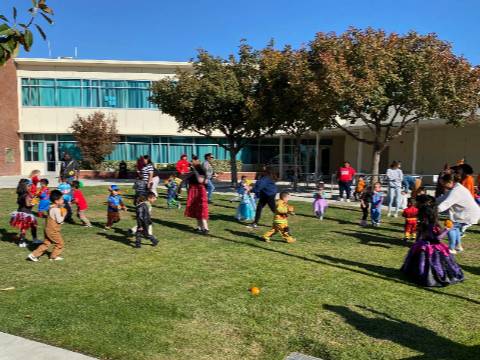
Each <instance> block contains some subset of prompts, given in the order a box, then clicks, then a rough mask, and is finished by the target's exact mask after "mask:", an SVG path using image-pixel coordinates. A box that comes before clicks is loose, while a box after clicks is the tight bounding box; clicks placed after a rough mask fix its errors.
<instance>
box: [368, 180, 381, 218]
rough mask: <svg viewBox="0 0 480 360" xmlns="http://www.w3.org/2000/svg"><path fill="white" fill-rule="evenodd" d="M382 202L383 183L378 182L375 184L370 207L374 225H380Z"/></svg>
mask: <svg viewBox="0 0 480 360" xmlns="http://www.w3.org/2000/svg"><path fill="white" fill-rule="evenodd" d="M382 204H383V192H382V184H381V183H379V182H376V183H375V184H374V185H373V194H372V201H371V208H370V218H371V220H372V225H373V226H374V227H379V226H380V221H381V220H382Z"/></svg>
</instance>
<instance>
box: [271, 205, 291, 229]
mask: <svg viewBox="0 0 480 360" xmlns="http://www.w3.org/2000/svg"><path fill="white" fill-rule="evenodd" d="M291 213H293V207H292V206H290V205H288V203H286V202H285V201H283V200H281V199H279V200H277V204H276V206H275V216H274V217H273V223H274V224H285V225H288V220H287V218H288V214H291Z"/></svg>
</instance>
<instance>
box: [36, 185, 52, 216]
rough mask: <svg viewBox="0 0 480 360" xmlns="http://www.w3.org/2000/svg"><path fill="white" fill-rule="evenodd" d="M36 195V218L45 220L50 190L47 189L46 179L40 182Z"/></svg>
mask: <svg viewBox="0 0 480 360" xmlns="http://www.w3.org/2000/svg"><path fill="white" fill-rule="evenodd" d="M37 194H38V199H39V201H38V217H39V218H46V217H47V216H48V210H49V209H50V189H49V188H48V179H42V180H40V189H39V191H38V192H37Z"/></svg>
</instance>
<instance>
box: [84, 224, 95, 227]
mask: <svg viewBox="0 0 480 360" xmlns="http://www.w3.org/2000/svg"><path fill="white" fill-rule="evenodd" d="M83 227H86V228H91V227H93V225H92V224H84V225H83Z"/></svg>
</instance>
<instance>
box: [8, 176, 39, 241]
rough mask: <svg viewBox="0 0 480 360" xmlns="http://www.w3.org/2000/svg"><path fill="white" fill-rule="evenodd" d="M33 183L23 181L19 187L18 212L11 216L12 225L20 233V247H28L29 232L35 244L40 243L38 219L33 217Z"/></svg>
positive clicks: (27, 180) (19, 183)
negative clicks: (31, 189) (28, 231)
mask: <svg viewBox="0 0 480 360" xmlns="http://www.w3.org/2000/svg"><path fill="white" fill-rule="evenodd" d="M30 188H31V182H30V180H29V179H21V180H20V181H19V182H18V185H17V205H18V208H17V211H14V212H13V213H12V214H11V215H10V225H11V226H13V227H15V228H17V229H18V230H19V231H20V233H19V236H18V246H19V247H27V239H26V236H25V235H26V233H27V230H30V231H31V232H32V241H33V243H39V242H41V241H39V240H38V239H37V219H36V218H35V216H34V215H33V212H32V209H33V206H34V205H33V203H32V201H33V196H32V194H31V191H30Z"/></svg>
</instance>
